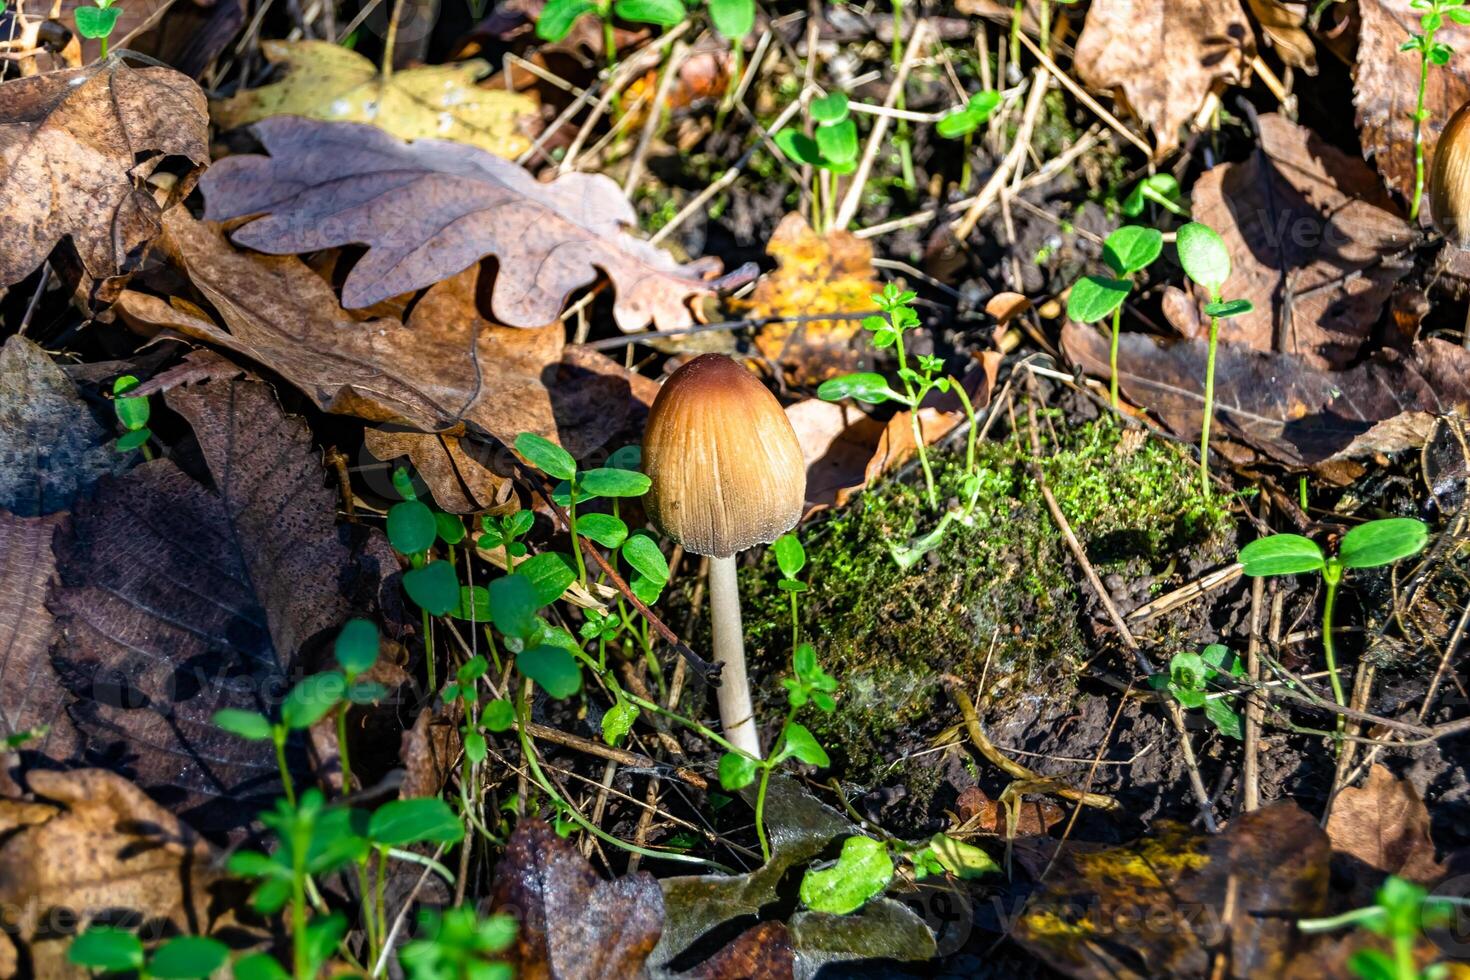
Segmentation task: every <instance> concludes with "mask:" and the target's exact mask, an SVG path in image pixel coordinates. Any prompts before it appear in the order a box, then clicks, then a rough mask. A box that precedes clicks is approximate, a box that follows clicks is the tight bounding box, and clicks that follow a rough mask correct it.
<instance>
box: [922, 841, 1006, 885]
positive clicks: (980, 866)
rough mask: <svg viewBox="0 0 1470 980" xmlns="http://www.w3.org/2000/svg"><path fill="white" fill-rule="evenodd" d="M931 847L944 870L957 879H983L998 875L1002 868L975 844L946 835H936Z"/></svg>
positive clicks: (930, 844) (930, 842)
mask: <svg viewBox="0 0 1470 980" xmlns="http://www.w3.org/2000/svg"><path fill="white" fill-rule="evenodd" d="M929 847H930V848H931V849H932V850H933V851H934V856H935V857H937V858H938V859H939V863H940V864H942V865H944V870H946V871H948V872H949V873H950V874H952V875H954V876H955V877H956V878H964V879H969V878H981V877H984V876H985V875H991V874H997V873H999V872H1000V870H1001V867H1000V865H999V864H996V863H995V859H994V858H992V857H991V856H990V855H989V854H986V853H985V852H984V851H982V850H981V849H980V848H978V847H976V846H975V845H974V844H966V843H965V842H964V841H958V840H955V839H954V838H953V837H949V836H946V835H945V834H935V835H934V836H933V837H931V838H930V839H929Z"/></svg>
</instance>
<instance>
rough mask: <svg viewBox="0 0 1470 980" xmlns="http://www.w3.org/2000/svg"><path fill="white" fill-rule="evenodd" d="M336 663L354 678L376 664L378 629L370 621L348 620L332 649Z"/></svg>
mask: <svg viewBox="0 0 1470 980" xmlns="http://www.w3.org/2000/svg"><path fill="white" fill-rule="evenodd" d="M332 653H333V655H334V656H336V658H337V663H338V665H339V666H341V668H342V669H343V670H344V671H346V672H347V673H348V674H351V675H353V676H356V675H358V674H361V673H363V672H364V671H366V670H368V669H370V668H371V667H372V665H373V664H375V663H377V662H378V627H377V625H376V624H375V623H373V622H372V621H371V620H367V619H349V620H348V621H347V623H346V625H344V626H343V627H342V632H340V633H338V634H337V642H336V643H335V644H334V645H333V647H332Z"/></svg>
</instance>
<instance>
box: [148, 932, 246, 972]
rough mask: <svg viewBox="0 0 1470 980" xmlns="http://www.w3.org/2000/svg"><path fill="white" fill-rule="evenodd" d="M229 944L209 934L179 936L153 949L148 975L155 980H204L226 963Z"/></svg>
mask: <svg viewBox="0 0 1470 980" xmlns="http://www.w3.org/2000/svg"><path fill="white" fill-rule="evenodd" d="M229 956H230V948H229V947H228V946H226V945H225V944H224V943H222V942H220V941H219V940H218V939H210V938H209V937H208V936H179V937H178V938H177V939H170V940H169V941H168V942H166V943H164V944H163V945H162V946H160V947H158V948H157V949H156V950H154V951H153V956H152V958H151V959H150V960H149V961H148V975H149V976H152V977H157V978H158V980H203V978H205V977H208V976H209V975H210V974H212V973H213V972H214V971H215V970H218V969H219V968H220V967H222V966H224V965H225V960H227V959H229Z"/></svg>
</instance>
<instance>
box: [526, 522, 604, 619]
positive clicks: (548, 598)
mask: <svg viewBox="0 0 1470 980" xmlns="http://www.w3.org/2000/svg"><path fill="white" fill-rule="evenodd" d="M587 516H589V517H590V516H592V515H590V514H589V515H587ZM581 526H582V518H581V517H578V518H577V527H578V528H580V527H581ZM593 540H596V539H595V538H594V539H593ZM516 574H517V575H519V576H520V577H521V578H524V579H526V580H528V581H529V582H530V583H531V586H532V588H534V589H535V590H536V608H537V609H540V608H541V607H542V606H549V605H551V604H552V603H553V602H555V601H556V600H558V599H560V598H561V596H562V593H563V592H565V591H566V590H567V588H568V587H569V586H570V585H571V584H572V583H573V582H575V581H576V580H577V570H576V569H574V568H573V567H572V559H571V558H570V557H568V556H566V555H564V554H562V553H561V552H559V551H543V552H541V554H539V555H532V556H531V557H530V558H527V559H526V560H525V561H523V562H521V563H520V564H519V565H517V566H516Z"/></svg>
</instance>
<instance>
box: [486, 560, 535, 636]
mask: <svg viewBox="0 0 1470 980" xmlns="http://www.w3.org/2000/svg"><path fill="white" fill-rule="evenodd" d="M488 590H489V592H490V621H491V622H492V623H494V624H495V628H496V629H498V630H500V632H502V633H504V634H505V635H506V636H518V637H520V638H521V639H525V638H526V637H529V636H530V635H531V634H532V633H535V632H536V625H537V624H536V611H537V610H538V609H540V608H541V606H540V604H539V602H538V597H537V595H536V587H535V585H534V584H533V583H532V582H531V580H530V579H528V578H526V577H525V576H524V575H520V574H516V575H506V576H504V577H502V578H498V579H496V580H495V581H493V582H491V583H490V585H489V586H488Z"/></svg>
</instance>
